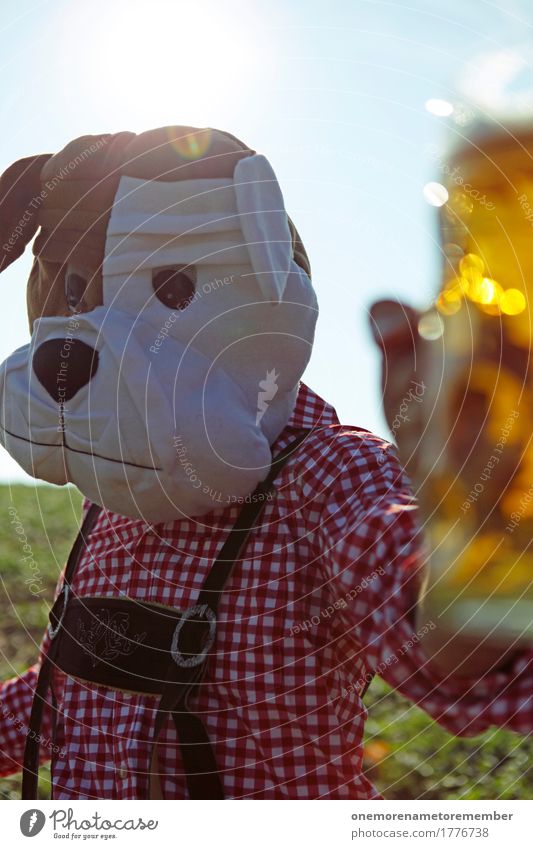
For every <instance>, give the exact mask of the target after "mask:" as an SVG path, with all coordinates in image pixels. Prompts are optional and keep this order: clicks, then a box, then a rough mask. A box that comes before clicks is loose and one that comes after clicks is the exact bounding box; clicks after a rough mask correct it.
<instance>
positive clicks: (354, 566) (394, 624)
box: [318, 434, 533, 736]
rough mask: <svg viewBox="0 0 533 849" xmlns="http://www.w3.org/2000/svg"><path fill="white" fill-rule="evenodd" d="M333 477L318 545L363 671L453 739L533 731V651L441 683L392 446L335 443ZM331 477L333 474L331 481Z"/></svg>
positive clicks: (413, 527) (414, 529)
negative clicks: (418, 617)
mask: <svg viewBox="0 0 533 849" xmlns="http://www.w3.org/2000/svg"><path fill="white" fill-rule="evenodd" d="M334 465H335V466H336V467H337V472H336V474H335V476H334V479H333V480H332V481H331V483H330V488H329V493H328V497H327V499H326V503H325V504H324V506H323V508H322V513H321V520H320V527H319V532H318V533H319V538H320V546H321V550H322V552H323V554H322V557H323V560H322V562H323V564H324V568H325V569H326V572H327V579H328V580H329V581H330V582H331V587H332V592H333V595H335V594H336V595H337V596H338V597H339V598H340V597H341V596H342V597H343V598H345V599H348V598H349V601H348V602H347V606H346V608H343V610H342V612H341V613H342V616H343V617H344V626H345V627H346V629H347V631H348V632H349V634H350V636H352V637H355V639H356V641H357V643H358V644H359V645H360V646H361V648H362V651H363V653H364V655H365V661H366V663H367V664H368V665H369V666H370V667H371V668H373V669H375V670H376V671H377V673H378V674H379V675H381V677H382V678H383V679H384V680H385V681H387V682H388V683H389V684H390V685H391V686H392V687H394V688H395V689H396V690H398V691H399V692H401V693H402V694H403V695H405V696H407V697H408V698H409V699H411V700H412V701H413V702H415V703H416V704H418V705H419V706H420V707H422V708H423V709H424V710H425V711H426V712H427V713H428V714H429V715H430V716H432V717H433V718H434V719H436V720H437V721H438V722H439V723H440V724H441V725H443V726H444V727H445V728H446V729H447V730H449V731H450V732H452V733H453V734H458V735H465V736H471V735H475V734H478V733H479V732H481V731H483V730H485V729H486V728H488V727H489V726H491V725H497V726H502V727H503V726H505V727H507V728H509V729H512V730H514V731H518V732H521V733H524V734H525V733H529V732H531V731H532V730H533V651H529V650H528V651H523V652H520V653H517V655H515V657H514V660H513V662H512V663H511V664H510V665H509V666H508V667H507V668H506V670H505V671H497V672H492V673H490V674H486V675H485V676H484V677H483V678H472V679H465V678H460V679H458V678H457V677H456V678H454V677H453V676H451V675H448V676H447V677H443V676H442V675H440V676H439V674H437V673H436V672H435V671H434V669H432V668H431V666H430V664H429V663H428V661H427V659H426V657H425V655H424V652H423V649H422V645H421V637H423V633H422V632H423V630H424V628H431V627H434V625H433V623H431V622H427V623H421V624H420V623H419V625H418V631H419V632H421V633H417V629H416V625H415V610H416V600H417V597H418V593H419V589H420V583H421V579H422V576H423V562H424V557H423V553H422V552H423V546H422V545H421V534H420V532H419V530H418V526H417V510H416V505H415V504H414V500H413V496H412V494H411V491H410V487H409V482H408V480H407V478H406V476H405V474H404V473H403V471H402V468H401V466H400V464H399V462H398V459H397V457H396V455H395V453H394V451H393V450H392V447H391V446H390V444H389V443H383V442H381V440H379V439H378V438H377V437H373V436H372V435H370V434H369V435H368V438H366V439H363V440H361V439H359V440H355V439H354V437H353V436H352V437H351V438H350V436H349V435H345V436H341V438H340V440H339V455H338V457H337V458H335V462H334ZM330 474H331V473H330Z"/></svg>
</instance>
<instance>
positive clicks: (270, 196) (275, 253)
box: [233, 154, 293, 303]
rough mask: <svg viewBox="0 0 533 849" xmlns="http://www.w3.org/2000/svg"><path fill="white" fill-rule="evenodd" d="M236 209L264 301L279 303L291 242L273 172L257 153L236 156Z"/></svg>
mask: <svg viewBox="0 0 533 849" xmlns="http://www.w3.org/2000/svg"><path fill="white" fill-rule="evenodd" d="M233 180H234V184H235V196H236V198H237V209H238V211H239V218H240V223H241V230H242V232H243V234H244V239H245V241H246V247H247V248H248V254H249V256H250V261H251V264H252V268H253V270H254V272H255V274H256V276H257V282H258V283H259V286H260V287H261V292H262V293H263V297H264V299H265V300H266V301H273V302H274V303H279V302H280V301H282V300H283V292H284V291H285V285H286V283H287V276H288V274H289V271H290V267H291V261H292V253H293V245H292V234H291V231H290V228H289V221H288V218H287V213H286V212H285V205H284V203H283V195H282V194H281V189H280V187H279V184H278V181H277V179H276V175H275V174H274V171H273V170H272V167H271V165H270V163H269V162H268V160H267V159H265V157H264V156H261V155H260V154H255V156H246V157H245V158H244V159H241V160H239V162H238V163H237V165H236V166H235V171H234V174H233Z"/></svg>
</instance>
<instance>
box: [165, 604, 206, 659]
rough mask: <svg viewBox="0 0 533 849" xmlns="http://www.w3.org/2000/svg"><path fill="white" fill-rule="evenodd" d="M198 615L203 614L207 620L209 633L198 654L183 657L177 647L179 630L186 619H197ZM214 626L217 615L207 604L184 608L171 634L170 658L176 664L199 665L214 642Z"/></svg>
mask: <svg viewBox="0 0 533 849" xmlns="http://www.w3.org/2000/svg"><path fill="white" fill-rule="evenodd" d="M200 616H205V618H206V620H207V622H209V634H208V636H207V640H206V643H205V645H204V647H203V649H202V651H201V652H200V654H194V655H188V656H187V657H184V656H183V655H182V653H181V652H180V650H179V649H178V640H179V636H180V631H181V629H182V628H183V625H184V624H185V622H187V620H188V619H193V618H195V619H197V618H199V617H200ZM216 628H217V617H216V616H215V614H214V613H213V611H212V610H211V608H210V607H209V606H208V605H207V604H195V605H194V607H189V609H188V610H186V611H185V613H183V615H182V616H181V619H180V621H179V622H178V624H177V625H176V627H175V629H174V634H173V636H172V646H171V649H170V654H171V655H172V659H173V661H174V663H175V664H176V666H185V667H191V666H199V665H200V664H201V663H202V662H203V660H204V658H205V656H206V654H207V652H208V651H209V649H210V648H211V646H212V645H213V643H214V642H215V632H216Z"/></svg>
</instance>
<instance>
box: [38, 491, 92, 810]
mask: <svg viewBox="0 0 533 849" xmlns="http://www.w3.org/2000/svg"><path fill="white" fill-rule="evenodd" d="M101 509H102V508H101V507H99V506H98V504H91V506H90V508H89V510H88V511H87V514H86V516H85V519H84V520H83V524H82V526H81V529H80V531H79V533H78V536H77V537H76V539H75V541H74V545H73V546H72V549H71V552H70V554H69V557H68V560H67V565H66V567H65V574H64V577H63V586H62V587H61V590H60V592H59V594H58V596H57V598H56V600H55V602H54V604H53V606H52V610H51V612H50V620H51V623H50V625H49V626H48V634H49V636H50V647H49V649H48V652H47V654H46V655H45V657H43V659H42V662H41V668H40V670H39V675H38V677H37V684H36V687H35V693H34V696H33V702H32V706H31V714H30V721H29V726H28V736H27V737H26V746H25V749H24V766H23V770H22V798H23V799H37V786H38V781H39V749H40V730H41V725H42V719H43V710H44V706H45V704H46V699H47V696H48V689H49V687H50V681H51V678H52V672H53V668H54V658H55V656H56V654H57V651H58V645H59V640H58V639H57V640H56V636H57V635H58V633H59V631H60V628H61V620H62V617H63V615H64V612H65V609H66V606H67V603H68V599H69V593H70V584H71V581H72V578H73V576H74V573H75V571H76V567H77V565H78V562H79V559H80V557H81V554H82V551H83V549H84V548H85V546H86V544H87V537H88V536H89V534H90V532H91V528H92V527H93V525H94V523H95V521H96V519H97V517H98V514H99V513H100V511H101Z"/></svg>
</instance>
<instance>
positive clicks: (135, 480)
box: [0, 127, 317, 522]
mask: <svg viewBox="0 0 533 849" xmlns="http://www.w3.org/2000/svg"><path fill="white" fill-rule="evenodd" d="M0 215H1V218H0V247H1V252H0V261H1V266H0V270H3V269H4V268H6V267H7V266H8V265H9V264H10V263H11V262H13V260H15V259H16V258H17V257H18V256H20V255H21V254H22V252H23V250H24V247H25V245H26V244H27V243H28V242H29V241H30V240H31V239H32V238H33V236H34V235H35V233H37V231H38V233H37V238H36V239H35V241H34V245H33V252H34V254H35V259H34V263H33V267H32V270H31V273H30V278H29V281H28V299H27V300H28V315H29V320H30V327H31V329H32V337H31V342H30V343H29V344H28V345H25V346H24V347H22V348H20V349H18V350H17V351H15V353H14V354H12V355H11V356H10V357H9V358H8V359H7V360H6V362H5V363H4V364H3V366H2V370H1V376H0V402H1V404H0V436H1V440H2V443H3V444H4V446H5V447H6V448H7V450H8V451H9V453H10V454H11V455H12V456H13V457H14V458H15V459H16V460H17V462H18V463H19V464H20V465H21V466H22V467H23V468H24V469H25V470H26V471H27V472H28V473H29V474H31V475H33V476H35V477H38V478H42V479H43V480H46V481H49V482H51V483H56V484H64V483H67V482H68V481H70V482H72V483H74V484H76V485H77V486H78V488H79V489H80V490H81V492H82V493H83V494H84V495H85V496H87V497H88V498H90V499H91V500H92V501H94V502H96V503H98V504H101V505H103V506H104V507H106V508H107V509H109V510H112V511H115V512H118V513H122V514H124V515H128V516H132V517H139V518H141V517H142V518H143V519H145V520H146V521H149V522H150V521H151V522H161V521H169V520H172V519H176V518H180V517H183V516H201V515H203V514H206V513H208V512H209V511H211V510H213V509H216V508H218V507H221V506H223V505H227V504H228V503H232V502H235V501H238V500H239V499H242V498H243V497H245V496H247V495H248V494H249V493H250V492H252V491H253V489H254V488H255V486H256V485H257V483H258V482H259V481H261V480H262V479H263V478H264V477H265V476H266V474H267V472H268V468H269V465H270V461H271V451H270V445H271V444H272V443H273V442H274V440H275V439H276V437H277V436H278V434H279V433H280V432H281V430H282V429H283V428H284V426H285V425H286V423H287V421H288V419H289V417H290V414H291V412H292V409H293V406H294V402H295V398H296V393H297V389H298V383H299V379H300V377H301V375H302V373H303V371H304V368H305V366H306V364H307V361H308V359H309V356H310V352H311V346H312V341H313V333H314V326H315V321H316V314H317V307H316V300H315V296H314V293H313V290H312V287H311V282H310V276H309V274H310V272H309V265H308V262H307V257H306V254H305V250H304V248H303V246H302V244H301V242H300V239H299V237H298V234H297V233H296V230H295V228H294V226H293V225H292V223H291V221H290V219H289V218H288V216H287V214H286V212H285V208H284V203H283V197H282V194H281V191H280V188H279V185H278V183H277V180H276V177H275V174H274V172H273V170H272V168H271V166H270V165H269V163H268V162H267V160H266V159H265V157H263V156H261V155H257V154H256V153H255V152H254V151H252V150H250V149H249V148H247V147H245V146H244V145H243V144H242V143H241V142H239V141H238V140H237V139H235V138H234V137H233V136H230V135H228V134H226V133H222V132H220V131H217V130H208V129H206V130H196V129H193V128H190V127H167V128H162V129H158V130H153V131H150V132H146V133H142V134H141V135H135V134H133V133H117V134H116V135H104V136H86V137H82V138H80V139H76V140H75V141H73V142H71V143H70V144H69V145H67V147H66V148H65V149H64V150H62V151H61V152H60V153H58V154H56V155H54V156H50V155H43V156H37V157H31V158H28V159H24V160H20V161H19V162H16V163H15V164H14V165H12V166H11V167H10V168H8V169H7V171H6V172H5V173H4V174H3V176H2V177H1V178H0Z"/></svg>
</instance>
